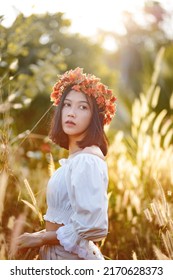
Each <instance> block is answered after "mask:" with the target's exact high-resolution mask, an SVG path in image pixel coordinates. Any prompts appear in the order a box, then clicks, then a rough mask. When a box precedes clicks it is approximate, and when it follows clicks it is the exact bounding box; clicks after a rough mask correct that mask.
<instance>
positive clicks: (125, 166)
mask: <svg viewBox="0 0 173 280" xmlns="http://www.w3.org/2000/svg"><path fill="white" fill-rule="evenodd" d="M163 55H164V49H161V50H160V52H159V53H158V56H157V59H156V62H155V67H154V73H153V76H152V78H151V86H150V88H149V89H148V90H147V91H146V92H142V93H141V94H140V95H139V98H137V99H136V100H135V101H134V103H133V104H132V117H131V133H130V134H129V135H125V133H124V132H123V131H118V132H117V133H116V134H115V136H114V139H113V141H112V142H111V145H110V147H109V151H108V156H107V158H106V160H107V163H108V167H109V178H110V181H109V234H108V236H107V238H106V239H105V240H104V242H102V244H101V249H102V252H103V254H104V255H105V256H107V259H155V258H157V259H172V258H173V240H172V232H173V225H172V214H173V213H172V212H173V205H172V203H173V198H172V188H173V144H172V140H173V139H172V135H173V121H172V115H168V112H167V110H166V109H165V108H163V109H162V110H161V111H160V112H159V113H157V106H158V102H159V96H160V87H159V86H158V85H157V80H158V77H159V73H160V69H161V63H162V57H163ZM11 94H13V93H11ZM14 97H15V96H11V98H10V97H8V98H7V100H5V101H3V102H4V104H6V106H0V110H2V111H3V112H1V113H3V115H4V118H3V122H1V123H0V125H1V138H0V141H1V143H0V146H1V151H0V152H1V173H0V225H1V227H0V244H1V247H0V259H8V258H10V257H9V256H8V252H9V250H11V251H15V242H14V240H15V237H16V236H18V235H19V234H20V233H21V232H23V231H29V232H33V231H37V230H41V229H42V228H43V227H44V225H43V220H42V215H43V214H44V213H45V210H46V200H45V193H46V185H47V181H48V178H49V176H51V174H52V172H53V171H54V170H55V168H56V167H58V164H57V163H56V158H57V159H58V158H61V157H62V156H64V155H65V153H64V151H63V150H55V151H54V148H53V147H52V148H53V149H52V155H50V154H48V153H47V154H46V155H45V156H44V157H42V158H40V159H39V161H37V160H36V159H30V158H29V156H28V157H27V160H26V159H25V158H26V155H25V146H24V145H23V144H24V143H27V148H28V146H30V149H31V151H32V141H30V140H31V131H26V132H24V133H22V134H20V135H14V134H13V131H12V129H11V127H10V123H11V121H12V120H11V116H10V110H11V108H12V106H11V105H10V104H11V102H13V100H14V99H13V98H14ZM7 105H8V106H7ZM170 109H171V110H173V95H172V96H171V98H170ZM110 132H111V131H110ZM107 133H108V134H109V131H108V132H107ZM41 141H45V139H44V137H43V138H41ZM38 149H39V147H38ZM16 151H17V152H16ZM31 161H32V164H31ZM43 161H44V162H45V161H47V163H46V167H45V164H42V162H43Z"/></svg>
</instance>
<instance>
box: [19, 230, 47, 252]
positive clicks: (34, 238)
mask: <svg viewBox="0 0 173 280" xmlns="http://www.w3.org/2000/svg"><path fill="white" fill-rule="evenodd" d="M43 234H44V231H38V232H34V233H27V232H25V233H24V234H22V235H20V236H19V237H18V238H17V239H16V246H17V249H18V250H21V249H26V248H35V247H41V246H42V245H44V243H43Z"/></svg>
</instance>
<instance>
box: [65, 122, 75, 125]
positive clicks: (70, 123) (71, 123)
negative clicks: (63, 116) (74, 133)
mask: <svg viewBox="0 0 173 280" xmlns="http://www.w3.org/2000/svg"><path fill="white" fill-rule="evenodd" d="M65 124H67V125H70V126H73V125H76V124H75V123H74V122H72V121H66V122H65Z"/></svg>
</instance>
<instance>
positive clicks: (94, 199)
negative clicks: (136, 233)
mask: <svg viewBox="0 0 173 280" xmlns="http://www.w3.org/2000/svg"><path fill="white" fill-rule="evenodd" d="M66 182H67V190H68V195H69V199H70V203H71V206H72V209H73V215H72V217H71V220H70V223H69V224H67V225H64V226H62V227H60V228H59V229H58V230H57V238H58V240H59V241H60V244H61V245H62V246H63V247H64V248H65V250H66V251H69V252H73V253H77V254H78V255H79V257H83V258H85V259H87V255H88V253H89V251H90V250H91V251H92V249H93V248H92V247H93V246H95V245H94V243H93V242H92V241H99V240H102V239H103V238H104V237H105V236H106V235H107V230H108V217H107V209H108V200H107V186H108V175H107V165H106V163H105V162H104V161H103V160H102V159H100V158H99V157H98V156H96V155H92V154H79V155H77V156H75V157H74V158H73V160H72V161H71V164H70V165H69V170H68V172H67V176H66ZM95 247H96V246H95ZM95 249H96V248H95ZM90 257H91V256H90ZM90 257H89V258H90Z"/></svg>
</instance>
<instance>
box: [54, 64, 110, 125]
mask: <svg viewBox="0 0 173 280" xmlns="http://www.w3.org/2000/svg"><path fill="white" fill-rule="evenodd" d="M69 86H71V89H73V90H76V91H78V92H79V91H80V92H83V93H85V94H87V95H88V96H93V97H94V98H95V99H96V102H97V104H98V106H99V108H103V110H104V124H109V123H110V122H111V120H112V118H113V117H114V115H115V111H116V108H115V101H116V97H115V96H113V93H112V90H110V89H108V87H107V86H105V85H104V84H102V83H101V82H100V79H99V78H97V77H95V76H94V75H91V74H84V73H83V69H82V68H79V67H77V68H76V69H74V70H70V71H67V72H65V73H64V74H63V75H60V76H59V79H58V81H57V83H56V84H55V85H54V87H53V92H52V93H51V101H53V102H54V103H53V105H55V106H57V105H58V104H59V102H60V100H61V97H62V95H63V93H64V91H65V90H66V89H67V88H68V87H69Z"/></svg>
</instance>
